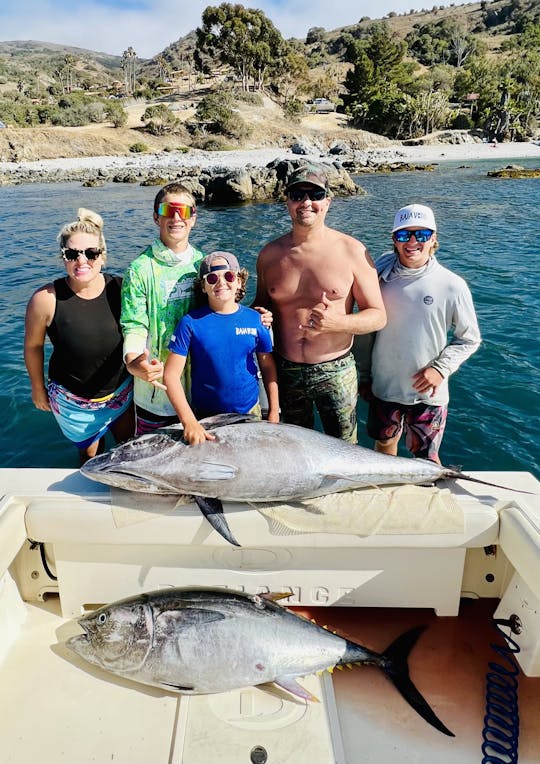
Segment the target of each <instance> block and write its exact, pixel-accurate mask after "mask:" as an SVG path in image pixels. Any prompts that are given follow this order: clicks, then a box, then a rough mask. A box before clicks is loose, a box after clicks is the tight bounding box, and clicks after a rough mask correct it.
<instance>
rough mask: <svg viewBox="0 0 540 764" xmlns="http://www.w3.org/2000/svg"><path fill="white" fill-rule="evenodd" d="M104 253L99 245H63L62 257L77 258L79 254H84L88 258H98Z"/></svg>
mask: <svg viewBox="0 0 540 764" xmlns="http://www.w3.org/2000/svg"><path fill="white" fill-rule="evenodd" d="M102 254H103V250H102V249H100V248H99V247H87V248H86V249H73V247H62V257H63V258H64V260H76V259H77V258H78V257H79V255H84V256H85V257H86V259H87V260H97V258H98V257H99V256H100V255H102Z"/></svg>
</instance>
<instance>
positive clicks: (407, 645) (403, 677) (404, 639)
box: [377, 626, 454, 737]
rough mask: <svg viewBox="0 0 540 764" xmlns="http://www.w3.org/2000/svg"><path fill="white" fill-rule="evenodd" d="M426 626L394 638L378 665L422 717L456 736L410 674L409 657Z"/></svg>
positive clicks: (451, 735)
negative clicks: (419, 689) (434, 709)
mask: <svg viewBox="0 0 540 764" xmlns="http://www.w3.org/2000/svg"><path fill="white" fill-rule="evenodd" d="M425 628H426V627H425V626H416V627H415V628H414V629H409V631H406V632H405V633H404V634H402V635H401V636H400V637H398V638H397V639H396V640H394V642H392V644H391V645H390V646H389V647H388V648H387V649H386V650H385V651H384V653H382V655H381V656H380V657H381V662H380V663H378V664H377V665H379V668H381V669H382V670H383V671H384V673H385V674H386V675H387V677H388V678H389V679H390V681H391V682H392V683H393V685H394V687H395V688H396V689H397V691H398V692H399V693H400V695H401V696H402V697H403V698H404V699H405V700H406V701H407V703H408V704H409V705H410V706H412V707H413V708H414V710H415V711H416V712H417V713H418V714H420V716H421V717H422V719H425V720H426V722H428V724H431V725H432V726H433V727H435V729H438V730H439V732H442V733H443V734H444V735H449V736H450V737H454V733H453V732H451V731H450V730H449V729H448V727H446V725H445V724H443V723H442V721H441V720H440V719H439V717H438V716H437V715H436V714H435V712H434V711H433V709H432V708H431V706H430V705H429V703H428V702H427V700H426V699H425V698H424V697H423V696H422V694H421V693H420V692H419V691H418V690H417V688H416V687H415V686H414V684H413V682H412V680H411V678H410V676H409V666H408V663H407V658H408V657H409V653H410V652H411V650H412V649H413V647H414V646H415V644H416V642H417V640H418V638H419V636H420V635H421V634H422V632H423V631H424V630H425Z"/></svg>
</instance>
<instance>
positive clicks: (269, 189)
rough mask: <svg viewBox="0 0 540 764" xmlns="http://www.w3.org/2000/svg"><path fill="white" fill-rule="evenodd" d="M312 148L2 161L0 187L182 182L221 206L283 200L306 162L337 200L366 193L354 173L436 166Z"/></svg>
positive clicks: (388, 154)
mask: <svg viewBox="0 0 540 764" xmlns="http://www.w3.org/2000/svg"><path fill="white" fill-rule="evenodd" d="M309 148H310V147H308V149H309ZM308 149H306V148H305V147H303V146H302V145H294V146H293V147H292V148H291V150H289V151H287V150H283V149H275V150H273V149H258V150H251V151H250V150H246V151H229V152H223V151H222V152H204V151H187V152H161V153H157V154H151V155H150V154H145V155H142V156H133V157H118V156H117V157H81V158H78V159H46V160H41V161H35V162H0V186H8V185H20V184H27V183H66V182H70V183H81V184H82V185H84V186H92V187H95V186H104V185H106V184H107V183H136V184H140V185H162V184H164V183H168V182H170V181H172V180H179V181H181V182H182V183H184V184H185V185H186V186H187V187H188V188H189V189H190V190H191V191H192V192H193V194H194V195H195V197H196V198H197V200H198V201H204V202H206V203H210V204H212V203H214V204H222V203H234V202H245V201H262V200H267V199H277V198H281V197H282V196H283V192H284V183H285V179H286V177H287V175H288V174H289V173H290V172H291V171H292V170H293V169H295V168H296V167H297V166H298V165H299V164H300V163H301V162H302V161H305V160H306V159H308V160H310V161H316V162H319V163H321V164H323V165H325V166H326V168H327V171H328V176H329V183H330V188H331V190H332V193H333V194H335V195H338V196H339V195H352V194H359V193H363V189H362V188H361V187H360V186H359V185H357V184H356V183H355V182H354V181H353V179H352V177H351V175H353V174H355V175H359V174H362V173H366V172H382V171H385V172H394V171H403V170H420V169H432V165H422V164H411V163H410V162H404V161H401V157H400V153H401V152H400V151H399V150H393V149H392V150H384V151H380V150H379V151H377V150H373V151H362V152H360V151H356V152H351V151H349V150H348V149H347V147H346V146H343V147H341V146H339V145H338V146H337V147H334V150H333V151H332V150H331V151H330V152H329V153H327V154H321V153H320V152H317V153H315V151H311V152H310V151H309V150H308Z"/></svg>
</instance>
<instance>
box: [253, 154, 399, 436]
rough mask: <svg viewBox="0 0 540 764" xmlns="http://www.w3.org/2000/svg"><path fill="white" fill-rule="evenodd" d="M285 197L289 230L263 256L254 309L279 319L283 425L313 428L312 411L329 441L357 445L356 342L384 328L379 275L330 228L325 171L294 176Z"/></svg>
mask: <svg viewBox="0 0 540 764" xmlns="http://www.w3.org/2000/svg"><path fill="white" fill-rule="evenodd" d="M286 193H287V209H288V211H289V215H290V216H291V220H292V230H291V231H290V232H289V233H286V234H285V235H284V236H281V237H280V238H279V239H276V240H275V241H272V242H270V243H269V244H266V246H265V247H264V248H263V249H262V250H261V252H260V253H259V257H258V260H257V293H256V296H255V301H254V304H255V305H261V306H264V307H267V308H269V309H271V310H272V311H273V314H274V331H275V334H276V336H275V348H276V352H275V358H276V365H277V370H278V384H279V387H280V404H281V415H282V419H283V421H284V422H288V423H291V424H298V425H301V426H303V427H310V428H313V426H314V411H313V406H314V405H315V406H316V408H317V411H318V413H319V416H320V418H321V422H322V425H323V428H324V431H325V432H326V433H327V434H328V435H334V436H335V437H339V438H343V439H344V440H347V441H350V442H353V443H356V403H357V399H358V380H357V373H356V365H355V361H354V357H353V355H352V352H351V346H352V342H353V336H354V335H355V334H366V333H368V332H373V331H376V330H378V329H381V328H382V327H383V326H384V325H385V323H386V312H385V309H384V304H383V301H382V297H381V292H380V289H379V283H378V279H377V272H376V270H375V267H374V265H373V261H372V260H371V257H370V256H369V253H368V251H367V250H366V248H365V247H364V245H363V244H362V243H361V242H359V241H358V240H357V239H354V238H353V237H352V236H347V235H346V234H343V233H340V232H339V231H336V230H334V229H333V228H329V227H328V226H327V225H325V218H326V213H327V212H328V208H329V206H330V198H329V196H328V178H327V175H326V172H325V171H324V169H323V168H322V167H321V166H319V165H313V164H306V165H304V166H302V167H300V168H298V169H297V170H295V171H294V172H293V173H292V174H291V175H290V176H289V178H288V182H287V187H286ZM355 304H356V306H357V307H358V311H356V312H353V309H354V306H355Z"/></svg>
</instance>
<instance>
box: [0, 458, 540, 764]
mask: <svg viewBox="0 0 540 764" xmlns="http://www.w3.org/2000/svg"><path fill="white" fill-rule="evenodd" d="M67 472H69V471H65V470H64V471H61V470H59V471H53V470H51V471H49V470H47V471H40V470H7V469H4V470H0V707H1V708H2V713H1V714H0V740H1V743H2V753H1V756H0V760H1V762H2V764H28V762H31V761H39V762H40V764H60V762H63V761H65V762H69V764H91V763H93V762H97V764H105V763H106V762H114V764H212V762H219V764H243V762H246V764H250V762H256V761H259V762H261V763H262V762H265V761H266V762H268V764H303V763H304V762H305V763H306V764H363V763H364V762H365V763H369V764H382V763H384V764H394V763H395V764H397V763H398V762H399V764H432V762H434V761H437V762H440V763H441V764H454V763H456V764H457V762H459V763H460V764H469V763H470V764H473V762H481V761H482V753H481V745H482V731H483V727H484V714H485V695H486V673H487V671H488V664H489V663H490V662H495V663H497V664H502V665H504V666H506V665H507V664H506V661H505V658H504V657H502V656H501V655H500V654H499V653H497V652H496V651H495V650H494V649H493V647H492V644H493V643H496V644H499V645H501V646H503V645H505V642H504V639H503V637H502V636H501V634H500V633H499V632H498V631H497V630H496V629H495V628H494V625H493V615H494V614H495V616H496V617H498V618H508V617H509V616H510V614H514V613H517V614H518V615H519V618H520V620H521V622H522V625H523V629H522V634H521V635H520V636H519V637H516V640H517V642H518V644H519V645H520V648H521V652H520V654H519V656H518V657H519V660H520V665H521V668H522V671H521V672H520V674H519V716H520V737H519V761H520V762H521V764H538V762H539V761H540V756H539V754H538V751H540V729H539V727H538V718H540V494H539V487H540V486H539V483H538V481H537V480H536V479H535V478H534V476H532V475H531V474H530V473H487V474H486V475H483V474H482V473H480V474H479V477H485V478H486V479H488V480H491V481H493V482H497V483H502V484H505V485H509V486H513V487H515V488H518V489H521V490H525V491H529V492H530V493H528V494H513V495H512V494H510V495H509V493H508V491H501V490H499V489H493V488H487V487H485V486H481V485H478V484H471V485H468V484H467V486H466V487H464V486H463V485H461V484H459V482H458V484H457V485H456V486H453V487H452V491H453V494H454V495H455V497H456V499H457V500H458V501H459V502H461V503H462V504H463V507H464V508H465V514H466V515H467V519H466V523H465V531H466V532H465V533H463V534H454V533H448V534H441V536H440V537H437V536H433V535H423V536H418V537H415V536H411V537H410V539H409V541H407V542H405V541H404V537H403V536H394V537H392V538H385V537H384V536H383V537H378V536H376V535H374V536H373V537H372V539H371V540H370V538H366V539H360V540H359V539H357V538H353V537H350V540H349V541H347V542H345V541H343V539H339V540H338V539H337V538H336V540H335V544H336V546H335V547H334V546H333V544H334V542H333V541H332V539H333V538H334V536H333V535H331V534H328V535H327V536H325V534H311V535H309V534H304V540H302V537H301V536H291V537H277V538H274V537H272V536H271V534H269V533H268V531H266V530H265V521H264V520H263V519H262V518H261V516H260V515H259V514H258V513H257V512H255V511H253V510H247V509H238V510H237V511H234V509H233V510H232V511H231V513H230V517H231V521H232V523H233V524H236V525H235V528H234V529H235V531H236V532H237V534H238V536H239V537H241V538H242V539H243V540H244V539H245V540H246V542H248V541H249V539H250V538H252V539H253V541H252V543H251V546H250V545H249V544H246V547H245V548H244V549H242V550H237V549H236V548H233V547H230V546H229V545H227V543H226V542H225V541H224V540H223V539H222V538H221V537H219V536H218V534H216V533H215V531H212V530H211V529H210V530H209V529H208V528H207V527H206V520H205V519H204V518H203V517H202V516H201V515H200V513H199V512H198V511H187V512H186V513H185V514H184V515H182V516H181V517H179V518H178V519H176V520H175V519H171V518H170V517H155V518H153V519H147V520H146V523H141V524H132V525H131V524H130V525H128V526H122V527H118V528H116V527H115V526H114V525H111V524H110V520H111V517H110V516H111V508H110V506H109V505H108V504H107V502H106V501H104V493H103V487H100V486H96V487H95V488H94V489H93V493H92V491H91V492H90V494H89V493H88V492H87V491H86V489H84V492H81V489H80V485H79V482H78V481H79V478H78V476H75V475H70V474H67ZM109 504H110V502H109ZM471 517H473V519H475V522H476V520H478V519H481V520H482V525H481V526H479V527H478V529H477V530H475V528H476V525H474V526H471V527H472V531H471V533H468V531H467V528H468V527H469V526H468V523H469V521H470V520H471ZM171 523H173V525H172V526H171V525H170V524H171ZM175 524H179V525H180V528H181V530H182V529H184V528H186V529H187V530H186V533H185V534H184V535H183V536H182V534H181V533H180V534H179V533H178V529H177V528H176V527H175ZM171 527H172V528H173V530H174V531H175V533H174V535H172V537H171V532H170V528H171ZM469 530H470V529H469ZM33 531H35V532H36V533H39V534H40V535H39V536H35V535H33V533H32V532H33ZM264 533H266V535H263V534H264ZM90 534H94V535H93V536H91V535H90ZM152 534H153V535H152ZM250 534H251V536H250ZM456 538H457V540H456ZM31 539H35V541H39V542H41V543H40V544H36V543H34V542H32V541H31ZM325 539H326V541H325ZM285 545H287V547H288V549H289V553H290V554H289V558H287V559H288V560H289V562H288V565H287V564H285V562H284V561H285V557H283V555H281V556H280V555H279V554H278V553H277V551H276V550H280V551H281V550H282V549H283V548H284V546H285ZM308 547H309V548H310V549H311V552H310V556H309V559H307V558H306V557H305V554H306V551H307V549H308ZM40 549H41V554H42V556H41V557H40ZM262 553H264V555H265V556H263V555H262ZM196 554H201V555H202V554H204V555H206V556H205V557H201V558H197V557H196V556H194V555H196ZM238 554H241V555H242V557H238V556H237V555H238ZM323 557H324V559H325V563H326V567H322V566H321V560H322V559H323ZM343 558H346V559H347V566H345V565H341V563H342V560H343ZM454 558H456V562H455V564H454V563H453V560H454ZM267 559H269V560H271V561H272V560H276V561H277V562H276V564H275V565H274V564H273V563H272V565H268V566H267V569H265V568H264V566H263V565H262V564H261V562H264V561H265V560H267ZM197 560H199V563H198V564H199V567H197ZM445 560H446V561H447V562H446V563H445V562H444V561H445ZM448 560H450V562H451V563H452V564H449V563H448ZM47 561H48V563H49V565H50V567H51V569H49V567H48V565H47ZM201 561H202V562H204V566H203V565H202V562H201ZM299 561H303V563H304V567H303V568H302V567H301V566H300V565H299V564H297V563H298V562H299ZM329 561H331V563H332V565H333V569H332V565H328V562H329ZM351 561H352V562H353V563H355V565H356V568H355V569H353V570H352V573H351V569H350V563H351ZM211 562H212V564H213V567H212V566H211V565H210V563H211ZM239 562H241V565H239V564H238V563H239ZM252 563H255V564H252ZM340 565H341V567H340ZM203 568H204V574H205V576H206V578H205V579H204V581H199V585H201V583H203V584H204V586H224V585H228V586H230V587H231V588H234V585H235V582H236V581H240V580H243V581H245V582H249V581H251V586H252V587H253V586H255V585H256V586H261V591H264V588H263V584H264V586H268V585H273V582H274V581H276V580H277V581H279V580H283V583H284V588H283V589H279V590H280V591H288V588H287V587H288V586H289V584H290V583H291V582H294V581H296V580H297V579H298V580H299V581H306V582H307V584H306V586H305V587H303V589H305V592H304V593H303V594H302V597H296V600H297V601H295V594H294V592H295V590H294V587H292V586H291V587H290V588H291V591H292V592H293V597H292V603H291V605H292V606H293V607H292V609H295V610H297V611H298V613H299V614H301V615H304V616H307V617H309V618H314V619H315V620H316V621H317V623H319V624H320V625H321V626H327V627H328V628H329V629H331V630H333V631H336V632H337V633H339V634H341V635H342V636H344V637H346V638H348V639H350V640H352V641H355V642H358V643H360V644H362V645H365V646H367V647H369V648H370V649H372V650H375V651H377V652H382V651H384V650H385V649H386V648H387V647H388V645H389V644H390V643H391V642H392V641H393V640H394V639H395V638H396V637H397V636H399V635H400V634H402V633H403V632H405V631H406V630H407V629H409V628H411V627H414V626H418V625H423V624H425V625H426V627H427V628H426V630H425V631H424V632H423V633H422V634H421V636H420V638H419V640H418V642H417V644H416V645H415V647H414V649H413V650H412V652H411V655H410V658H409V666H410V675H411V678H412V680H413V682H414V683H415V685H416V686H417V687H418V689H419V690H420V692H421V693H422V694H423V695H424V697H425V698H426V700H427V702H428V703H429V704H430V706H431V707H432V708H433V710H434V711H435V713H436V714H437V716H438V717H439V718H440V719H441V720H442V721H443V722H444V724H445V725H446V726H447V727H448V728H450V729H451V730H452V731H453V732H454V733H455V737H454V738H451V737H447V736H445V735H443V734H442V733H440V732H438V731H437V730H436V729H434V728H433V727H431V726H429V725H428V724H427V723H426V722H425V721H424V720H423V719H422V718H420V717H419V716H418V715H417V713H416V712H415V711H414V710H413V709H412V708H411V707H410V706H409V705H408V704H407V703H406V702H405V701H404V700H403V698H402V697H401V696H400V695H399V694H398V692H397V691H396V690H395V688H394V687H393V686H392V684H391V683H390V682H389V681H388V680H387V679H386V677H385V676H384V675H383V673H382V672H381V671H380V670H378V669H377V668H374V667H353V668H352V669H351V670H349V669H347V668H345V669H344V670H342V671H337V670H336V671H334V672H333V674H332V675H331V674H329V673H324V674H323V675H322V676H321V677H318V676H309V677H304V678H301V679H299V681H300V682H301V684H302V685H303V686H305V687H306V689H308V690H309V691H310V692H311V693H312V694H313V695H315V696H317V697H318V698H320V700H321V701H322V702H320V703H314V702H310V703H306V702H305V701H303V700H300V699H298V698H296V697H292V696H290V695H289V694H287V693H286V692H285V691H282V690H280V689H279V688H276V687H275V686H273V685H271V686H264V687H255V688H243V689H240V690H237V691H233V692H230V693H222V694H216V695H207V696H186V695H184V696H181V695H177V694H174V693H170V692H166V691H162V690H159V689H154V688H150V687H146V686H144V685H140V684H135V683H133V682H130V681H129V680H123V679H120V678H118V677H116V676H113V675H112V674H109V673H106V672H104V671H102V670H100V669H98V668H95V667H93V666H91V665H89V664H87V663H86V662H85V661H83V660H82V659H81V658H79V657H78V656H77V655H75V654H74V653H72V652H71V651H69V650H68V649H67V647H66V646H65V642H66V640H67V639H68V638H69V637H70V636H73V635H74V634H77V633H80V629H79V627H78V625H77V623H76V621H75V620H74V619H73V616H74V615H76V614H78V613H80V612H82V610H84V609H91V608H92V607H94V606H96V605H101V604H103V603H104V602H110V601H112V600H113V599H116V598H117V595H118V593H119V592H123V595H122V596H126V595H127V594H130V593H136V592H137V591H141V590H146V591H148V590H149V589H151V588H156V582H161V584H162V585H164V586H170V585H176V586H178V585H181V586H183V585H186V584H185V582H184V578H183V577H185V576H186V575H188V574H189V575H192V576H194V579H195V580H196V579H197V576H198V577H199V579H200V578H201V577H202V571H203ZM361 569H363V570H364V571H367V573H369V576H364V575H363V576H359V578H358V581H357V582H356V579H355V578H354V576H355V575H357V574H358V575H359V571H360V572H362V570H361ZM54 571H56V573H57V574H58V581H55V580H54V579H53V578H52V577H51V574H52V573H54ZM353 574H354V575H353ZM332 575H334V576H335V578H336V581H337V584H339V586H337V585H336V586H335V585H334V584H332V582H331V576H332ZM449 575H453V576H454V577H455V578H456V580H455V581H454V582H453V591H454V592H457V599H456V610H457V613H454V612H452V613H449V612H448V610H447V611H446V612H444V609H445V607H446V601H443V602H442V604H441V602H440V601H439V598H438V597H437V596H435V595H437V589H438V588H439V587H440V586H442V585H444V584H445V583H446V578H447V577H448V576H449ZM310 576H311V578H310ZM385 576H387V577H386V578H385ZM227 577H229V578H227ZM279 577H281V578H279ZM321 577H322V578H321ZM325 577H326V579H325ZM72 578H76V579H77V581H76V586H74V585H73V581H72ZM93 579H94V580H93ZM381 580H382V582H383V583H382V584H381V585H380V586H379V588H378V589H376V588H375V585H376V584H377V581H381ZM385 581H386V583H385ZM347 582H349V588H347ZM351 582H352V583H351ZM325 583H326V584H328V585H327V586H326V587H325V586H321V585H320V584H325ZM424 584H425V589H426V593H427V595H429V598H428V599H427V604H424V601H422V604H421V606H419V605H418V596H417V595H418V592H419V591H421V590H422V588H423V587H424ZM190 585H193V582H192V581H190ZM341 586H343V587H345V588H340V587H341ZM355 587H356V588H355ZM246 588H247V586H246ZM63 590H64V591H63ZM124 590H125V591H124ZM271 590H272V591H273V589H271ZM460 591H461V593H462V596H461V599H460V597H459V592H460ZM66 592H67V594H66ZM321 593H322V594H324V595H325V596H327V600H326V602H325V603H324V604H326V605H327V606H325V607H317V606H316V605H317V604H318V601H319V598H320V596H321ZM108 594H111V596H107V595H108ZM68 595H69V596H68ZM98 595H99V596H98ZM353 595H354V596H356V597H357V598H358V601H357V602H356V603H354V604H356V606H355V607H351V606H349V605H350V602H349V601H348V600H347V597H349V596H351V597H352V596H353ZM91 596H96V597H98V598H95V599H92V598H90V599H89V597H91ZM375 596H376V597H377V598H379V597H382V596H384V597H386V598H387V599H386V600H384V601H383V600H382V599H381V600H380V601H379V600H377V601H376V602H372V600H373V599H374V598H375ZM395 601H397V602H398V603H399V607H396V606H395ZM453 602H454V599H453V595H452V598H450V600H449V603H450V606H451V607H453ZM359 604H360V605H361V606H358V605H359ZM372 605H374V606H372ZM437 608H438V610H439V612H438V614H437V613H436V610H437ZM505 631H506V633H508V629H505ZM523 672H525V673H523ZM265 752H266V754H267V757H266V758H264V753H265ZM515 760H517V759H515ZM501 761H502V762H506V761H507V759H505V758H502V759H501Z"/></svg>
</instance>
